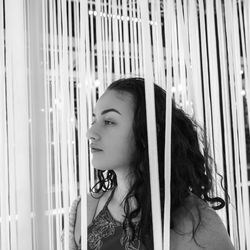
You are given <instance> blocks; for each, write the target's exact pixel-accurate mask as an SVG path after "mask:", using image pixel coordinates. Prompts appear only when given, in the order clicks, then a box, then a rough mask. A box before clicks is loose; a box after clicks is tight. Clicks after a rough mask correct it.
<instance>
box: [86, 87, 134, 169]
mask: <svg viewBox="0 0 250 250" xmlns="http://www.w3.org/2000/svg"><path fill="white" fill-rule="evenodd" d="M133 119H134V104H133V98H132V96H131V95H130V94H129V93H126V92H125V93H124V94H120V93H118V92H117V91H113V90H108V91H106V92H105V93H104V94H103V95H102V96H101V98H100V99H99V100H98V101H97V103H96V106H95V109H94V113H93V122H92V126H91V127H90V128H89V129H88V131H87V138H88V139H89V140H91V144H90V145H92V147H93V148H99V149H101V151H93V150H92V149H91V152H92V164H93V166H94V168H96V169H99V170H117V169H119V168H129V167H131V165H132V159H133V153H134V152H135V140H134V135H133V129H132V125H133Z"/></svg>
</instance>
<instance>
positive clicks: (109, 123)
mask: <svg viewBox="0 0 250 250" xmlns="http://www.w3.org/2000/svg"><path fill="white" fill-rule="evenodd" d="M104 123H105V124H106V125H112V124H114V123H113V122H111V121H108V120H105V121H104Z"/></svg>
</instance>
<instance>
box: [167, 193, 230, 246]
mask: <svg viewBox="0 0 250 250" xmlns="http://www.w3.org/2000/svg"><path fill="white" fill-rule="evenodd" d="M186 204H187V206H186V207H185V208H184V209H181V210H180V211H179V214H178V219H177V220H176V222H177V223H176V224H177V225H176V228H175V229H176V230H172V231H171V243H172V247H171V249H176V250H177V249H182V247H183V244H185V245H187V244H188V246H189V248H190V249H196V250H200V249H205V250H219V249H220V250H224V249H225V250H226V249H228V250H233V249H234V247H233V245H232V243H231V240H230V237H229V235H228V233H227V230H226V228H225V226H224V224H223V222H222V220H221V218H220V217H219V215H218V214H217V213H216V211H215V210H214V209H212V208H210V207H209V206H208V205H207V204H206V203H205V202H203V201H201V200H200V199H199V198H198V197H195V196H192V197H190V199H189V200H188V201H187V203H186ZM193 232H195V235H194V237H193ZM197 243H198V244H197Z"/></svg>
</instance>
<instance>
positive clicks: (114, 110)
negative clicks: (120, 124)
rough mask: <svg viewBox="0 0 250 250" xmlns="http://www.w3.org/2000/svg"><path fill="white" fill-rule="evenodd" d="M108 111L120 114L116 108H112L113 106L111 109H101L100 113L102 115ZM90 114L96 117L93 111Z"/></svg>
mask: <svg viewBox="0 0 250 250" xmlns="http://www.w3.org/2000/svg"><path fill="white" fill-rule="evenodd" d="M108 112H116V113H118V114H120V115H122V114H121V113H120V112H119V111H118V110H116V109H113V108H112V109H105V110H103V111H102V113H101V115H104V114H106V113H108ZM92 116H93V117H96V115H95V113H93V114H92Z"/></svg>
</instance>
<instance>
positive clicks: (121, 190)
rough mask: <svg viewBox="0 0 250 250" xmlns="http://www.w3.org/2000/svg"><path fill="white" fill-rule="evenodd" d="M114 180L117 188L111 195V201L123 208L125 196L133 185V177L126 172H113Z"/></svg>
mask: <svg viewBox="0 0 250 250" xmlns="http://www.w3.org/2000/svg"><path fill="white" fill-rule="evenodd" d="M115 173H116V179H117V186H116V190H115V192H114V195H113V199H114V201H115V202H117V203H118V204H119V205H121V206H123V205H124V201H125V197H126V196H127V194H128V192H129V190H130V188H131V186H132V184H133V177H132V175H131V174H129V172H128V171H118V170H117V171H115Z"/></svg>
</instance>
